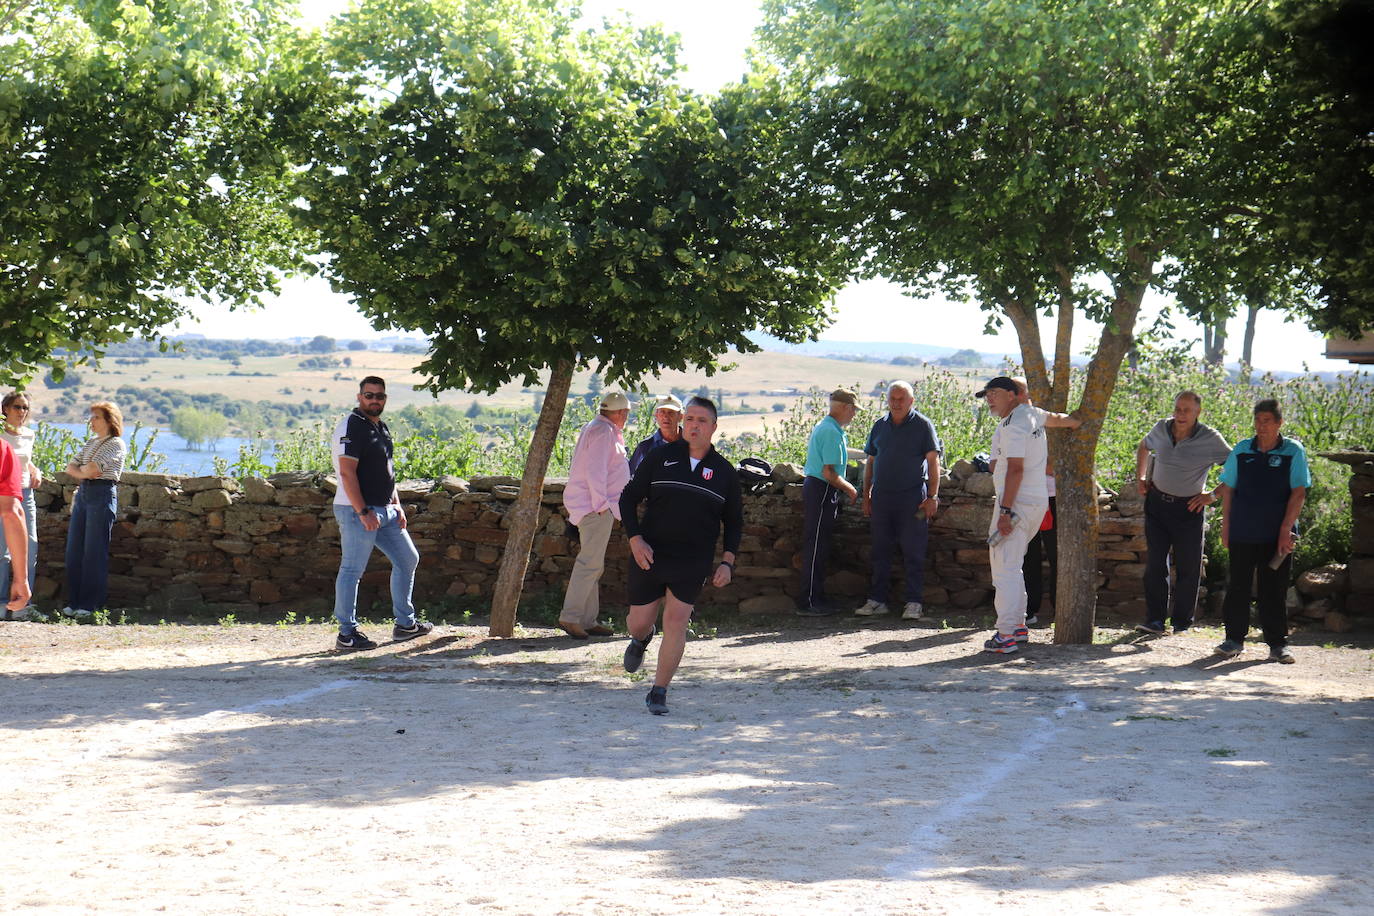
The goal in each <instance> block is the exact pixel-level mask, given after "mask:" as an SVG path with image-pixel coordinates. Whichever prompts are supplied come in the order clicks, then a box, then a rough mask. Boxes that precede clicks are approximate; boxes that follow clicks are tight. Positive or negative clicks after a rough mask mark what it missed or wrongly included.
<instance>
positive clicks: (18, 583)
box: [0, 496, 31, 611]
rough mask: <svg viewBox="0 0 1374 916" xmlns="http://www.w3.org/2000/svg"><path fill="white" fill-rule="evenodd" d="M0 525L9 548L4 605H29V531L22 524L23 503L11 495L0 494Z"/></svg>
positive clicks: (13, 608)
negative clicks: (8, 588)
mask: <svg viewBox="0 0 1374 916" xmlns="http://www.w3.org/2000/svg"><path fill="white" fill-rule="evenodd" d="M0 527H2V528H3V529H4V532H5V543H6V544H7V545H9V549H10V570H11V573H12V575H11V576H10V593H9V595H7V596H0V597H4V598H6V604H5V607H7V608H9V609H10V610H11V611H18V610H22V609H24V608H26V607H28V606H29V598H30V597H31V596H30V594H29V532H28V528H27V527H26V526H25V524H24V504H23V502H22V501H21V500H18V499H16V498H14V497H13V496H0Z"/></svg>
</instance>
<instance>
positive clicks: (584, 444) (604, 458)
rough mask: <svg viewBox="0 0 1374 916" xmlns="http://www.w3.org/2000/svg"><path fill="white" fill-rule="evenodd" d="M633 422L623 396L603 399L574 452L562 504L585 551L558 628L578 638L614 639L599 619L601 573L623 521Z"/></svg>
mask: <svg viewBox="0 0 1374 916" xmlns="http://www.w3.org/2000/svg"><path fill="white" fill-rule="evenodd" d="M629 417H630V401H629V399H628V398H627V397H625V395H624V394H622V393H620V392H619V391H610V392H607V393H606V394H605V395H604V396H603V397H602V398H601V412H600V413H599V414H597V416H595V417H593V418H592V421H591V422H590V423H588V424H587V425H586V426H584V427H582V432H581V433H580V434H579V435H578V437H577V447H576V448H574V449H573V457H572V467H571V469H570V470H569V471H568V485H567V486H566V487H564V489H563V505H564V506H565V507H566V508H567V510H568V521H570V522H572V523H573V524H574V525H576V526H577V531H578V535H579V540H580V541H581V547H580V548H579V550H578V552H577V561H576V562H575V563H574V564H573V568H572V574H571V575H570V576H569V577H568V590H567V592H566V593H565V594H564V595H563V610H562V612H561V613H560V614H559V615H558V627H559V629H561V630H562V631H563V632H565V633H567V634H568V635H569V636H571V637H573V638H574V639H586V638H587V637H588V636H610V635H611V633H612V632H613V631H612V630H611V628H610V627H607V626H603V625H602V624H601V622H600V621H599V620H598V619H597V618H598V617H599V616H600V613H601V573H602V571H603V570H604V569H605V568H606V543H607V542H608V541H609V540H610V539H611V528H612V527H613V526H614V524H615V522H616V521H617V520H618V519H619V518H620V491H621V490H623V489H625V484H627V483H629V481H630V465H629V462H628V461H627V459H626V455H625V437H624V435H623V433H622V432H621V431H622V430H623V429H624V428H625V421H626V420H628V419H629Z"/></svg>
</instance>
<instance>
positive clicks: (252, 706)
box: [79, 677, 363, 761]
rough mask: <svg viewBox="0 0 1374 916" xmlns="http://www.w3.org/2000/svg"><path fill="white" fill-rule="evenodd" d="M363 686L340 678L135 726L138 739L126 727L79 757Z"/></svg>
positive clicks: (109, 753) (122, 750) (120, 751)
mask: <svg viewBox="0 0 1374 916" xmlns="http://www.w3.org/2000/svg"><path fill="white" fill-rule="evenodd" d="M361 683H363V681H361V680H358V679H357V678H347V677H345V678H338V679H336V680H333V681H326V682H325V683H323V684H318V685H316V686H314V687H311V688H310V689H309V690H302V691H300V692H298V693H293V694H290V695H288V696H284V697H270V698H268V699H265V700H259V701H257V702H256V703H249V704H248V705H247V706H239V707H236V708H234V709H215V710H211V711H210V712H207V713H202V714H201V715H198V716H193V717H192V718H189V719H181V720H178V721H171V722H168V721H166V720H162V719H155V720H151V721H145V722H142V723H139V724H138V725H137V726H133V730H136V731H142V732H144V733H145V734H144V735H143V736H142V737H141V738H139V739H130V738H129V736H128V731H129V726H126V728H125V730H124V731H123V733H122V734H121V735H119V736H118V737H117V738H112V739H110V740H107V741H96V742H93V743H92V744H91V745H90V746H88V747H87V748H86V749H85V750H84V751H82V753H81V754H80V755H79V759H81V760H83V761H89V760H96V759H100V758H102V757H117V756H122V755H124V754H126V753H128V752H129V751H131V750H133V749H134V748H138V747H143V746H144V745H146V744H147V743H148V741H150V740H154V739H155V738H160V737H171V736H174V735H184V734H188V733H190V732H197V731H201V730H203V729H205V728H206V727H208V726H209V725H211V724H212V723H214V722H216V721H218V720H220V719H224V718H226V717H228V716H241V715H252V714H253V713H255V712H258V711H259V710H263V709H274V708H276V707H279V706H294V705H295V704H297V703H304V702H305V701H306V700H312V699H314V698H315V697H317V696H321V695H323V694H326V693H332V692H333V691H335V690H342V689H344V688H345V687H353V686H355V685H358V684H361ZM129 725H133V723H130V724H129ZM149 731H151V732H154V734H152V735H149V734H146V732H149Z"/></svg>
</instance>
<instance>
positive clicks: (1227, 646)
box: [1216, 399, 1312, 665]
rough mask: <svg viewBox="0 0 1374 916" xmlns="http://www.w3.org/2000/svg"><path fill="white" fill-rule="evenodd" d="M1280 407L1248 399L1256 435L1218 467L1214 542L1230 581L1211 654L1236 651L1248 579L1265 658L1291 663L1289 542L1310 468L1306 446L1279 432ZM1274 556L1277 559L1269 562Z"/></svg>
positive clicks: (1246, 621)
mask: <svg viewBox="0 0 1374 916" xmlns="http://www.w3.org/2000/svg"><path fill="white" fill-rule="evenodd" d="M1282 426H1283V410H1282V408H1280V407H1279V402H1278V401H1275V400H1272V399H1269V400H1263V401H1260V402H1259V403H1258V404H1256V405H1255V435H1254V438H1252V439H1245V440H1242V441H1241V442H1239V443H1237V444H1236V447H1235V448H1234V449H1232V450H1231V454H1230V456H1229V457H1228V458H1227V459H1226V464H1225V465H1224V466H1223V467H1222V469H1221V482H1222V484H1223V485H1224V489H1223V490H1222V495H1221V506H1222V510H1221V511H1222V513H1223V514H1222V524H1221V543H1222V545H1223V546H1224V547H1226V548H1227V549H1228V550H1229V551H1230V552H1231V573H1230V582H1229V583H1228V584H1227V587H1226V604H1225V605H1224V607H1223V610H1222V616H1223V618H1224V619H1225V621H1226V641H1225V642H1223V643H1222V644H1221V645H1219V646H1217V648H1216V654H1217V655H1220V656H1222V657H1224V658H1235V657H1236V656H1237V655H1239V654H1240V653H1241V651H1242V649H1243V647H1244V645H1245V635H1246V633H1248V632H1249V630H1250V583H1251V582H1256V586H1255V591H1256V595H1255V598H1256V601H1255V604H1256V606H1257V607H1258V608H1259V619H1260V628H1261V630H1262V631H1263V633H1264V641H1265V642H1266V643H1268V644H1269V658H1270V659H1272V660H1273V661H1277V662H1282V663H1283V664H1285V665H1291V664H1293V662H1295V661H1296V659H1295V658H1294V657H1293V650H1291V649H1289V648H1288V613H1287V610H1286V609H1285V604H1286V601H1285V599H1286V597H1287V595H1288V582H1289V576H1290V573H1291V572H1292V568H1293V542H1294V540H1295V539H1296V537H1297V530H1298V529H1297V525H1298V515H1299V513H1301V512H1302V504H1303V501H1304V500H1305V499H1306V498H1307V488H1308V487H1310V486H1311V485H1312V474H1311V472H1310V471H1309V470H1308V467H1307V452H1306V450H1304V449H1303V447H1302V443H1301V442H1298V441H1297V440H1296V439H1288V438H1285V437H1284V436H1283V435H1282V434H1281V433H1280V432H1279V430H1280V429H1281V428H1282ZM1275 561H1277V562H1275Z"/></svg>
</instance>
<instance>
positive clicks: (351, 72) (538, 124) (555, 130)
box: [295, 0, 841, 392]
mask: <svg viewBox="0 0 1374 916" xmlns="http://www.w3.org/2000/svg"><path fill="white" fill-rule="evenodd" d="M574 15H575V14H574V13H572V12H570V11H566V10H561V9H558V8H557V7H555V5H553V4H549V3H543V2H528V3H527V2H521V0H491V2H482V3H478V2H462V0H366V2H363V3H362V4H360V5H359V6H358V7H356V8H355V9H354V10H353V11H352V12H350V13H349V14H348V15H346V16H344V17H342V18H340V19H339V20H336V24H335V27H334V28H333V29H332V30H331V32H330V34H329V36H328V38H327V41H326V45H325V48H324V58H323V59H321V60H317V61H310V62H309V63H308V64H307V65H305V67H304V70H303V76H302V80H301V85H302V86H303V87H304V88H303V92H304V93H305V94H306V95H308V96H309V101H310V105H311V107H310V110H309V117H310V119H311V120H310V121H309V125H308V126H309V129H308V130H307V131H306V132H305V135H304V136H302V137H301V138H300V141H299V142H298V143H297V145H296V150H295V154H296V156H297V157H299V158H300V160H301V161H302V162H303V163H304V164H305V166H306V168H305V171H304V172H303V174H302V180H301V184H300V194H301V196H302V198H303V200H304V201H305V202H306V205H305V206H302V207H301V208H300V209H299V210H298V217H299V219H300V221H301V223H302V224H303V225H305V226H308V227H309V228H310V229H312V230H313V231H315V232H316V233H317V234H318V238H319V243H320V247H321V248H322V249H323V250H325V251H327V252H328V253H329V255H330V258H329V260H328V262H327V264H326V265H325V267H324V268H323V269H324V270H325V271H326V272H328V273H329V275H330V277H331V280H332V281H333V284H334V286H335V288H336V289H338V290H340V291H341V292H344V293H346V294H348V295H350V296H352V297H354V299H355V300H356V301H357V302H358V304H359V307H360V308H361V309H362V310H363V312H364V313H365V314H367V315H368V316H369V317H370V318H371V319H372V321H373V322H374V324H375V325H376V326H377V327H379V328H382V327H401V328H407V329H412V330H416V331H419V332H421V333H423V334H425V335H426V336H427V337H428V338H429V339H430V341H431V347H430V351H429V358H428V359H427V360H426V361H425V362H424V363H423V364H422V366H421V367H420V371H421V372H423V373H424V374H425V375H426V376H427V379H426V382H425V384H426V385H427V386H428V387H430V388H431V389H433V390H436V391H437V390H441V389H446V388H466V389H468V390H473V391H486V392H490V391H492V390H494V389H495V388H496V387H498V386H499V385H501V384H503V383H505V382H506V381H508V380H511V379H515V378H522V379H524V382H525V384H526V385H533V384H535V380H536V378H537V376H538V373H539V372H540V371H541V370H543V369H544V368H545V367H547V366H556V365H559V364H560V363H562V362H563V361H565V360H567V361H570V362H572V363H573V364H574V367H575V368H580V367H586V366H594V367H596V368H597V369H598V371H599V372H601V373H602V375H603V376H604V377H605V379H606V380H607V381H608V382H623V381H627V380H632V379H635V378H638V377H640V376H643V375H646V374H649V373H650V372H652V371H655V370H658V369H661V368H665V367H666V368H677V369H685V368H686V367H687V366H688V365H689V364H691V365H697V366H702V367H705V368H707V369H708V371H709V370H710V369H712V368H714V367H715V366H716V358H717V355H718V354H720V353H722V352H724V351H725V350H726V348H728V347H731V346H733V347H736V348H738V349H740V350H744V351H754V350H756V349H757V347H756V346H755V345H754V344H753V343H752V342H751V341H750V340H749V339H748V338H747V337H746V336H745V332H746V331H749V330H753V329H755V328H757V327H760V326H765V327H767V328H769V329H770V331H771V332H772V333H774V334H777V335H779V336H782V337H783V338H784V339H787V340H793V341H796V340H801V339H804V338H805V337H806V336H807V335H809V334H812V333H814V330H815V329H816V328H817V327H819V325H820V324H821V323H822V322H823V321H824V320H825V318H826V316H827V305H828V301H829V298H830V296H831V294H832V292H833V290H834V288H835V286H836V284H837V282H838V281H839V280H840V279H841V277H839V276H837V275H836V272H835V270H834V269H833V267H834V265H833V257H834V255H833V252H832V251H831V250H829V249H827V248H826V247H825V246H823V245H821V244H819V243H818V242H817V240H816V238H815V236H814V234H812V233H808V232H806V231H804V228H803V227H801V226H798V225H795V224H794V223H792V222H789V221H785V220H782V219H781V218H780V216H781V214H780V213H779V211H778V206H779V202H780V201H783V200H784V199H785V198H783V197H781V196H780V195H777V194H776V192H775V188H774V187H773V186H772V184H771V181H770V180H769V178H768V177H767V176H765V175H762V174H760V170H759V164H758V159H757V157H756V156H755V155H754V149H753V144H754V143H755V140H754V131H753V128H754V125H755V121H754V120H753V113H750V112H745V111H742V110H741V109H740V108H739V106H737V105H732V104H730V103H727V102H722V103H720V104H718V105H710V104H707V102H706V101H704V100H702V99H700V98H697V97H695V96H693V95H691V94H690V93H688V92H686V91H685V90H683V89H682V88H681V87H680V86H678V85H677V83H676V82H675V81H674V79H673V77H674V74H675V72H676V70H677V65H676V60H675V58H676V47H675V43H674V41H673V40H672V39H670V38H668V37H667V36H665V35H664V34H663V33H662V32H661V31H659V30H657V29H654V28H650V29H645V30H634V29H631V28H629V27H627V26H621V25H610V24H606V25H602V26H600V27H595V28H591V29H584V28H581V27H579V26H576V25H575V20H574V18H573V16H574Z"/></svg>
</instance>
